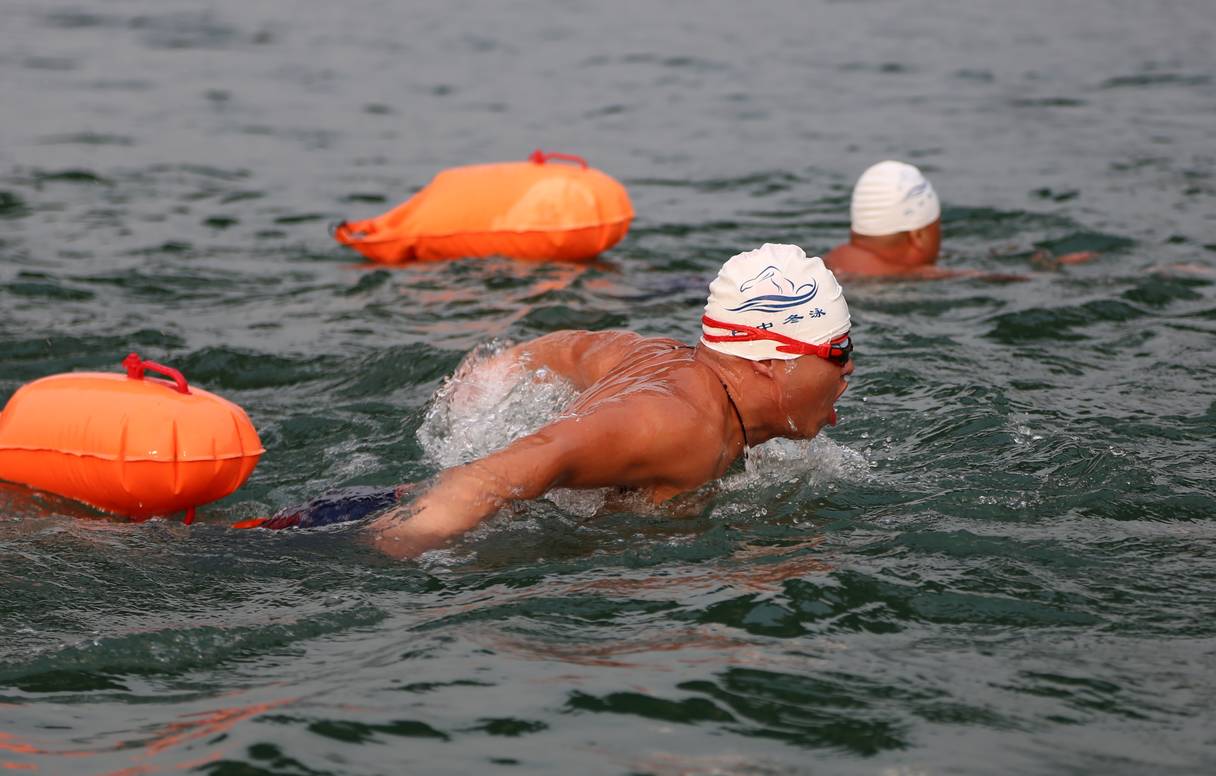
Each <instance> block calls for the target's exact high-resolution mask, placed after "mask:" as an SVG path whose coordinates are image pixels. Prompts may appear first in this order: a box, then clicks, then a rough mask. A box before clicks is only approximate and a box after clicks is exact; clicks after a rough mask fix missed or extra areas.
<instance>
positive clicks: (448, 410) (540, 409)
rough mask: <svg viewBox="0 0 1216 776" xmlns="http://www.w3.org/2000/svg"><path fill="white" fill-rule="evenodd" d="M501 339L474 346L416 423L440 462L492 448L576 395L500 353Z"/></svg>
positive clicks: (548, 375) (470, 457) (526, 429)
mask: <svg viewBox="0 0 1216 776" xmlns="http://www.w3.org/2000/svg"><path fill="white" fill-rule="evenodd" d="M507 346H508V345H507V344H506V343H501V342H492V343H489V344H487V345H483V346H479V347H477V348H475V349H474V350H473V351H472V352H471V353H469V355H468V356H466V357H465V359H464V360H463V361H462V362H461V363H460V366H458V367H457V368H456V371H455V372H453V373H452V376H451V377H449V378H447V379H446V380H444V382H443V385H441V386H440V387H439V390H437V391H436V392H435V396H434V398H433V399H432V400H431V406H430V408H429V409H428V410H427V412H426V416H425V417H424V418H423V420H422V424H421V425H420V426H419V427H418V434H417V436H418V442H419V443H420V444H421V445H422V449H423V451H424V452H425V453H426V454H427V456H428V457H429V458H430V459H431V460H433V461H434V462H435V463H437V464H439V465H440V466H443V467H449V466H456V465H459V464H462V463H468V462H469V461H472V460H474V459H476V458H480V457H482V456H484V455H486V454H488V453H492V452H494V451H495V450H498V449H500V448H502V447H505V446H506V445H507V444H509V443H510V442H512V441H513V440H515V439H518V438H519V437H521V436H524V435H526V434H530V433H532V432H533V431H535V430H536V429H538V428H540V427H541V426H543V425H544V424H545V423H547V422H549V421H550V420H552V419H553V418H555V417H557V415H558V414H559V413H560V412H561V410H562V409H563V408H564V407H566V405H568V404H569V403H570V402H571V401H572V400H573V399H574V397H575V391H574V388H573V386H571V385H570V384H569V383H568V382H566V381H565V380H562V379H561V378H559V377H557V376H556V375H554V374H553V373H552V372H548V371H547V370H544V369H542V370H538V371H535V372H533V371H529V370H527V369H525V368H524V367H522V366H520V365H519V364H518V363H517V362H516V361H514V360H513V359H507V358H501V357H500V356H501V354H502V352H503V351H504V350H505V349H506V348H507Z"/></svg>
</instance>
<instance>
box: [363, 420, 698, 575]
mask: <svg viewBox="0 0 1216 776" xmlns="http://www.w3.org/2000/svg"><path fill="white" fill-rule="evenodd" d="M635 409H636V408H628V407H626V408H622V407H620V406H613V407H612V408H609V409H607V410H600V411H596V412H590V413H587V414H585V415H580V416H568V417H564V418H561V419H559V420H556V421H554V422H553V423H550V424H549V425H547V426H545V427H544V428H542V429H540V430H539V431H537V432H536V433H534V434H529V435H528V436H525V437H522V438H520V439H518V440H516V441H515V442H512V443H511V444H510V445H508V446H507V447H505V448H503V449H502V450H499V451H498V452H495V453H492V454H490V455H488V456H486V457H485V458H481V459H479V460H477V461H473V462H472V463H468V464H465V465H463V466H457V467H453V468H451V469H447V470H445V471H444V472H442V473H441V474H440V475H439V477H438V478H437V479H436V481H435V484H434V485H433V486H432V487H431V488H430V489H429V490H428V491H427V492H426V493H424V494H422V495H421V496H419V497H418V498H417V499H416V500H414V501H413V503H411V504H409V505H406V506H403V507H401V508H398V509H395V510H393V511H391V512H389V513H388V514H386V515H384V516H383V517H381V518H378V519H377V520H376V521H375V522H373V523H372V524H371V529H372V531H373V532H374V535H373V541H374V543H375V545H376V547H377V549H379V550H381V551H383V552H384V553H386V554H388V555H391V556H393V557H397V558H405V557H413V556H415V555H418V554H419V553H422V552H425V551H426V550H430V549H434V548H435V547H439V546H441V545H442V544H444V543H445V542H446V541H447V540H448V539H450V538H452V537H454V536H458V535H459V534H462V533H464V532H465V531H468V530H469V529H471V528H473V527H475V526H476V525H477V524H479V523H480V522H482V521H483V520H485V519H486V518H488V517H490V516H491V515H493V514H494V513H495V512H497V511H498V510H499V509H501V508H502V507H503V506H505V505H506V504H508V503H510V502H513V501H522V500H527V499H534V498H539V497H540V496H543V495H544V494H545V493H547V492H548V491H549V490H551V489H552V488H558V487H571V488H599V487H606V486H610V485H621V486H626V487H641V486H647V485H654V484H656V483H662V482H665V481H666V480H665V479H664V477H663V476H662V475H664V474H666V469H667V468H668V467H670V466H671V464H672V462H675V463H676V465H679V458H678V456H677V455H674V454H672V453H673V451H672V450H671V449H668V447H664V446H661V445H657V444H655V442H654V439H653V437H654V435H655V434H656V429H657V428H658V427H660V426H662V423H658V422H656V423H642V422H640V421H639V420H638V417H637V415H638V413H637V412H636V411H635ZM647 426H653V427H656V428H648V427H647ZM672 444H675V443H674V442H673V443H672ZM656 456H657V458H658V459H659V460H660V461H661V463H659V464H656V463H655V460H656ZM681 489H682V488H681Z"/></svg>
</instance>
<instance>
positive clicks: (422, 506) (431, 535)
mask: <svg viewBox="0 0 1216 776" xmlns="http://www.w3.org/2000/svg"><path fill="white" fill-rule="evenodd" d="M445 485H447V483H444V482H443V481H441V482H440V483H439V485H438V486H436V487H435V488H433V489H432V490H431V491H429V492H428V493H426V494H424V495H422V496H420V497H419V498H417V499H415V500H414V501H413V502H412V503H409V504H403V505H401V506H399V507H397V508H395V509H391V510H389V511H388V512H386V513H384V514H383V515H381V516H379V517H377V518H376V519H375V520H372V521H371V522H370V523H369V524H368V526H367V528H368V530H369V531H370V532H371V541H372V546H374V547H375V548H376V549H377V550H379V551H380V552H383V553H384V554H385V555H388V556H390V557H393V558H398V559H400V558H414V557H417V556H419V555H421V554H422V553H424V552H426V551H427V550H433V549H436V548H438V547H442V546H443V545H444V544H446V543H447V542H448V540H449V539H452V538H453V537H456V536H459V535H460V534H462V533H464V532H465V531H468V530H469V529H470V528H472V527H474V526H475V525H477V524H478V523H479V522H481V520H483V519H485V518H486V517H487V516H489V515H491V514H493V513H494V512H496V511H498V507H499V506H501V505H502V502H501V501H499V500H498V499H495V498H493V497H490V496H488V495H486V494H483V493H479V492H477V491H476V490H474V489H469V490H465V491H463V492H454V491H453V489H452V488H450V487H445Z"/></svg>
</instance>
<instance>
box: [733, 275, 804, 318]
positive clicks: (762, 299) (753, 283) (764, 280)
mask: <svg viewBox="0 0 1216 776" xmlns="http://www.w3.org/2000/svg"><path fill="white" fill-rule="evenodd" d="M770 286H771V287H772V289H773V290H775V291H777V292H778V293H775V294H760V295H758V296H753V297H751V298H749V299H747V300H745V301H744V302H743V304H741V305H739V306H738V307H729V308H727V309H728V310H729V311H730V312H732V313H750V312H761V313H779V312H781V311H782V310H788V309H790V308H791V307H797V306H798V305H801V304H804V303H806V302H809V301H811V300H812V299H814V298H815V293H816V292H817V291H818V290H819V285H818V284H817V283H816V282H815V281H814V280H812V281H811V282H810V283H803V284H802V285H800V286H795V285H794V281H792V280H790V279H789V278H787V277H786V276H785V275H784V274H782V272H781V270H779V269H777V268H776V267H774V266H772V265H769V266H767V267H765V268H764V269H762V270H760V272H759V273H757V274H756V275H755V277H752V278H749V279H747V280H745V281H743V283H741V284H740V285H739V293H747V292H748V291H749V290H752V289H755V290H757V291H768V290H769V287H770Z"/></svg>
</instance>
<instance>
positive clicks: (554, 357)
mask: <svg viewBox="0 0 1216 776" xmlns="http://www.w3.org/2000/svg"><path fill="white" fill-rule="evenodd" d="M644 339H645V338H644V337H642V336H641V335H639V334H635V333H634V332H631V331H615V330H614V331H582V330H575V329H566V330H562V331H555V332H552V333H550V334H545V335H544V336H541V337H537V338H536V339H533V340H529V341H527V342H523V343H520V344H519V345H515V346H514V347H512V348H510V349H508V350H507V351H506V352H505V353H504V354H503V355H504V356H507V357H509V358H514V359H516V360H518V361H519V362H521V363H523V364H524V365H525V366H527V367H528V368H530V369H542V368H544V369H549V370H551V371H553V372H555V373H557V374H559V375H561V376H562V377H563V378H565V379H566V380H569V381H570V382H571V383H572V384H573V385H574V387H575V389H576V390H580V391H581V390H583V389H585V388H587V387H588V386H590V385H592V384H593V383H595V382H596V381H597V380H599V379H600V378H602V377H603V376H604V375H606V374H607V373H608V371H609V370H610V369H612V367H614V366H616V365H617V364H619V363H620V362H621V361H622V360H624V359H625V358H626V357H627V356H628V355H629V354H630V353H631V352H632V351H633V350H634V349H635V348H636V347H637V346H638V345H639V344H640V343H641V342H642V341H643V340H644Z"/></svg>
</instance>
